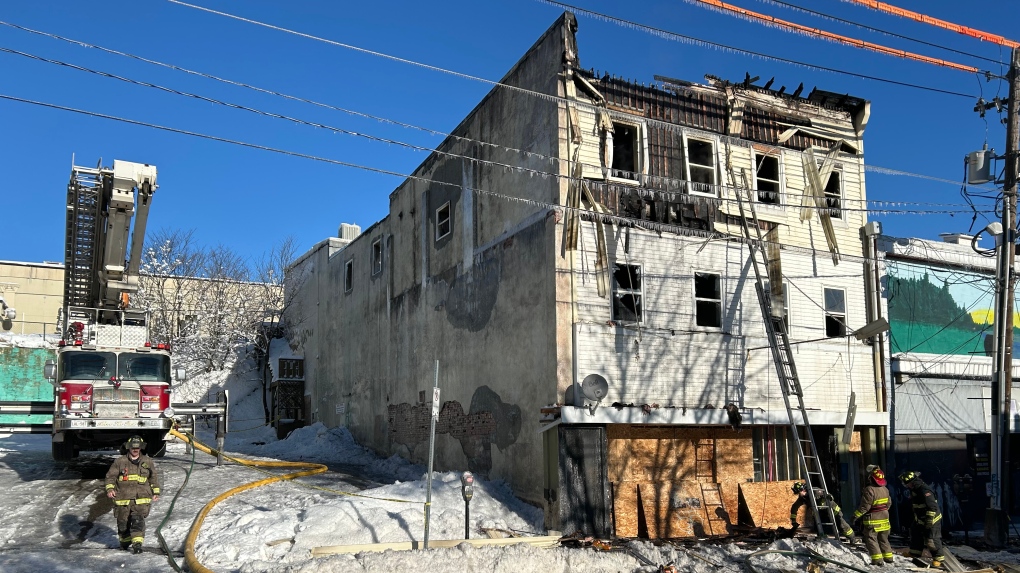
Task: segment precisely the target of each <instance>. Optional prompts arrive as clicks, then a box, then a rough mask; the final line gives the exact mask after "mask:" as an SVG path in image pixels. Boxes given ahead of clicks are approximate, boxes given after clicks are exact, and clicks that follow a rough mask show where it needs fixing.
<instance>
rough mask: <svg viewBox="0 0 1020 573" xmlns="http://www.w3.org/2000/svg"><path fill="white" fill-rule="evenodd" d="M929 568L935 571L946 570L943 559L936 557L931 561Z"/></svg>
mask: <svg viewBox="0 0 1020 573" xmlns="http://www.w3.org/2000/svg"><path fill="white" fill-rule="evenodd" d="M931 566H932V567H934V568H935V569H945V568H946V562H945V560H944V559H941V558H939V557H936V558H934V559H932V560H931Z"/></svg>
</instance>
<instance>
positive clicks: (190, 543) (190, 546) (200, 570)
mask: <svg viewBox="0 0 1020 573" xmlns="http://www.w3.org/2000/svg"><path fill="white" fill-rule="evenodd" d="M170 434H171V435H173V436H176V437H178V438H180V439H182V440H184V441H185V442H187V443H190V444H191V445H192V446H194V447H195V448H197V449H199V450H202V451H203V452H205V453H207V454H209V455H213V456H215V455H217V454H219V453H220V452H218V451H217V450H214V449H212V448H210V447H208V446H205V445H203V444H201V443H199V442H198V441H196V440H195V439H194V438H193V437H192V436H188V435H186V434H183V433H181V432H178V431H177V430H170ZM223 457H224V458H227V459H229V460H230V461H232V462H236V463H238V464H242V465H245V466H250V467H260V468H307V469H305V470H304V471H299V472H294V473H290V474H285V475H281V476H273V477H270V478H266V479H261V480H258V481H254V482H251V483H247V484H244V485H241V486H237V487H235V488H233V489H231V490H228V491H226V492H224V493H221V494H220V495H218V496H216V497H215V498H213V499H212V500H211V501H210V502H209V503H207V504H205V506H204V507H203V508H202V511H200V512H198V515H197V516H196V517H195V522H194V523H193V524H191V530H190V531H188V537H187V539H185V541H184V561H185V563H187V564H188V567H189V568H190V569H191V571H194V572H195V573H213V571H212V570H211V569H209V568H208V567H206V566H204V565H202V564H201V563H199V562H198V558H197V557H195V540H196V539H198V531H199V529H200V528H201V527H202V522H203V521H205V517H206V515H208V514H209V511H210V510H212V508H213V507H215V506H216V504H218V503H219V502H221V501H223V500H225V499H227V498H228V497H230V496H232V495H234V494H237V493H241V492H242V491H246V490H249V489H254V488H257V487H261V486H264V485H267V484H271V483H274V482H278V481H283V480H290V479H294V478H299V477H304V476H310V475H315V474H321V473H324V472H326V471H327V468H326V466H324V465H322V464H315V463H310V462H277V461H273V462H261V461H255V460H246V459H242V458H232V457H229V456H226V455H224V456H223Z"/></svg>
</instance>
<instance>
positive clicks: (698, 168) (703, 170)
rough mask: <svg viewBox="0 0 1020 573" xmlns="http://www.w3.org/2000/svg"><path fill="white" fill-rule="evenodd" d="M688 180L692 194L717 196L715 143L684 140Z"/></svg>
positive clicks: (692, 139)
mask: <svg viewBox="0 0 1020 573" xmlns="http://www.w3.org/2000/svg"><path fill="white" fill-rule="evenodd" d="M684 154H685V155H686V157H687V180H688V181H690V182H691V184H690V185H691V192H692V193H701V194H704V195H713V196H714V195H716V191H715V184H716V169H715V165H716V161H715V143H714V142H712V141H710V140H705V139H694V138H684Z"/></svg>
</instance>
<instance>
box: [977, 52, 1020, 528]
mask: <svg viewBox="0 0 1020 573" xmlns="http://www.w3.org/2000/svg"><path fill="white" fill-rule="evenodd" d="M1007 79H1008V81H1009V101H1008V105H1007V108H1006V109H1007V114H1006V152H1005V161H1006V165H1005V179H1004V181H1003V183H1004V184H1003V188H1002V232H1003V235H1002V243H1001V245H1000V247H999V253H998V254H999V260H998V265H997V267H998V268H997V273H996V282H997V284H996V290H995V292H996V301H995V312H996V315H995V337H996V340H995V343H996V344H995V364H994V367H993V369H994V371H995V372H994V374H993V376H994V380H993V381H992V436H991V438H992V440H991V441H992V478H993V479H992V498H991V507H989V509H988V511H987V513H986V514H985V541H986V542H987V543H988V544H989V545H992V546H994V547H1004V546H1005V545H1006V541H1007V540H1008V539H1009V528H1008V524H1009V508H1010V499H1009V497H1010V496H1009V493H1010V484H1009V482H1010V463H1009V442H1010V439H1009V434H1010V426H1011V424H1010V417H1011V415H1012V413H1011V412H1010V403H1011V402H1012V386H1013V292H1014V288H1013V282H1014V276H1015V273H1014V266H1015V263H1016V236H1017V233H1016V230H1015V229H1016V210H1017V169H1018V166H1017V160H1018V157H1020V114H1018V105H1017V104H1018V103H1020V102H1018V101H1017V100H1018V99H1020V49H1018V48H1013V53H1012V57H1011V59H1010V66H1009V74H1008V75H1007Z"/></svg>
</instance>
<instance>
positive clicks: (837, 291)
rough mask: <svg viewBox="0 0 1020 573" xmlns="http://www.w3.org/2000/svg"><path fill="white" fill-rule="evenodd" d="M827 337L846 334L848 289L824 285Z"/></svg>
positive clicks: (840, 336) (838, 336)
mask: <svg viewBox="0 0 1020 573" xmlns="http://www.w3.org/2000/svg"><path fill="white" fill-rule="evenodd" d="M823 296H824V303H825V304H824V306H825V337H826V338H842V337H844V336H846V290H845V289H841V288H830V287H824V289H823Z"/></svg>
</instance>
